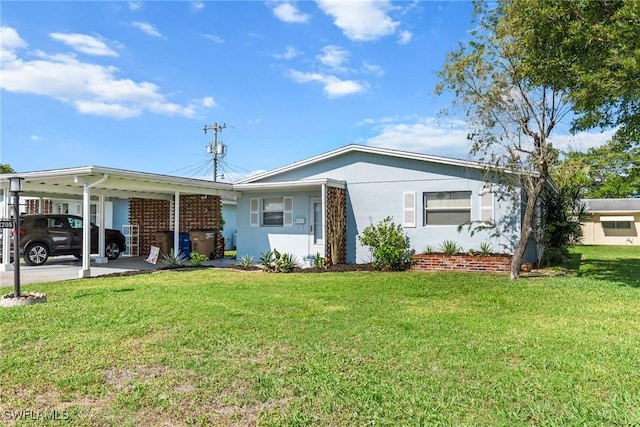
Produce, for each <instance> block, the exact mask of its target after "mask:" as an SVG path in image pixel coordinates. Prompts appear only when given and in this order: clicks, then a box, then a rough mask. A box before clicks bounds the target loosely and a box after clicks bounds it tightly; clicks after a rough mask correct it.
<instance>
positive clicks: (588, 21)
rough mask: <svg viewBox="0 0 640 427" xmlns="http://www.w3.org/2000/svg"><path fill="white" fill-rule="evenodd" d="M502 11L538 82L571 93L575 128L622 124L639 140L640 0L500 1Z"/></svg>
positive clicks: (507, 33) (622, 130)
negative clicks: (639, 5) (639, 4)
mask: <svg viewBox="0 0 640 427" xmlns="http://www.w3.org/2000/svg"><path fill="white" fill-rule="evenodd" d="M497 13H498V14H499V15H500V21H501V23H502V24H503V25H501V27H500V28H499V29H498V30H497V31H502V32H503V37H510V38H511V43H512V44H513V45H514V47H515V48H516V49H517V50H518V52H520V55H519V59H520V61H521V65H522V67H523V69H524V72H525V73H526V74H527V75H528V76H529V78H530V79H531V81H532V83H533V84H536V85H539V86H548V87H550V88H553V89H555V90H559V91H565V92H567V93H568V96H569V98H570V100H571V101H572V102H573V104H574V112H575V113H576V114H577V117H576V120H575V121H574V129H582V130H584V129H592V128H596V127H602V128H607V127H616V128H618V131H617V136H618V138H619V139H620V140H624V141H627V142H635V143H636V144H637V142H638V141H640V78H638V76H640V37H638V34H639V33H640V9H639V7H638V2H637V1H634V0H630V1H624V0H598V1H596V0H581V1H557V0H517V1H504V0H500V1H499V6H498V11H497ZM514 28H515V29H520V30H519V31H517V32H513V31H512V29H514Z"/></svg>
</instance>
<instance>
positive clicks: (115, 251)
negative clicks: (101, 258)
mask: <svg viewBox="0 0 640 427" xmlns="http://www.w3.org/2000/svg"><path fill="white" fill-rule="evenodd" d="M104 254H105V255H106V256H107V258H108V259H109V261H113V260H114V259H116V258H118V257H119V256H120V246H118V243H117V242H114V241H113V240H112V241H110V242H107V246H106V247H105V248H104Z"/></svg>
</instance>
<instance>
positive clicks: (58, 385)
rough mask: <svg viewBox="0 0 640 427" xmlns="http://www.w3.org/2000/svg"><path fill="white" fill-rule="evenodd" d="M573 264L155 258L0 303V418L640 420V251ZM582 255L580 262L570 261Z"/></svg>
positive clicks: (592, 256) (119, 422)
mask: <svg viewBox="0 0 640 427" xmlns="http://www.w3.org/2000/svg"><path fill="white" fill-rule="evenodd" d="M599 248H602V247H598V248H594V247H578V248H577V249H576V250H575V251H574V265H573V267H572V269H570V271H569V274H568V275H566V276H559V277H548V276H540V277H528V278H523V279H521V280H519V281H517V282H510V281H509V280H508V277H507V276H506V275H492V274H468V273H426V272H405V273H374V272H352V273H324V274H295V273H294V274H266V273H261V272H237V271H230V270H227V269H205V270H197V271H183V272H170V271H163V272H157V273H153V274H145V275H138V276H124V277H111V278H97V279H80V280H72V281H67V282H58V283H49V284H42V285H37V286H26V287H25V289H24V290H25V291H37V292H45V293H46V294H47V296H48V298H49V302H47V303H45V304H38V305H34V306H31V307H17V308H11V309H2V310H0V425H4V424H8V425H12V424H16V423H17V424H18V425H23V424H24V425H32V424H47V425H51V423H50V422H49V421H47V420H46V418H47V417H49V418H57V421H56V422H55V425H74V426H81V425H113V426H126V425H131V426H138V425H145V426H154V425H167V426H168V425H237V426H245V425H274V426H276V425H277V426H279V425H336V426H342V425H345V426H346V425H349V426H351V425H420V424H423V425H491V426H495V425H504V426H517V425H638V424H640V283H639V282H638V278H639V277H640V253H639V251H638V249H635V248H624V247H621V248H618V249H617V251H616V255H614V254H613V252H611V253H609V252H608V251H609V250H608V249H606V250H603V249H599ZM578 262H579V264H578Z"/></svg>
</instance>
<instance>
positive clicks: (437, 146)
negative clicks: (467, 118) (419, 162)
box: [360, 117, 469, 158]
mask: <svg viewBox="0 0 640 427" xmlns="http://www.w3.org/2000/svg"><path fill="white" fill-rule="evenodd" d="M360 125H372V126H373V130H374V131H375V132H376V133H377V135H375V136H373V137H371V138H368V139H367V140H366V144H367V145H370V146H373V147H384V148H394V149H398V150H405V151H411V152H415V153H423V154H430V155H436V156H446V157H454V158H468V151H469V142H468V141H467V129H466V126H465V123H464V122H462V121H447V122H444V123H443V124H442V125H440V124H438V121H437V120H436V119H434V118H430V117H423V118H405V119H400V118H384V119H379V120H375V121H374V120H372V119H367V120H365V121H363V122H361V123H360Z"/></svg>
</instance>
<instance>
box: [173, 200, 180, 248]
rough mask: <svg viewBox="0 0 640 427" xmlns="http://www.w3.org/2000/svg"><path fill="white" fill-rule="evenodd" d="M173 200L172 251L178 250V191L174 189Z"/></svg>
mask: <svg viewBox="0 0 640 427" xmlns="http://www.w3.org/2000/svg"><path fill="white" fill-rule="evenodd" d="M174 197H175V201H174V202H173V253H174V254H176V255H178V252H179V251H180V192H179V191H176V194H175V196H174Z"/></svg>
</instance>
